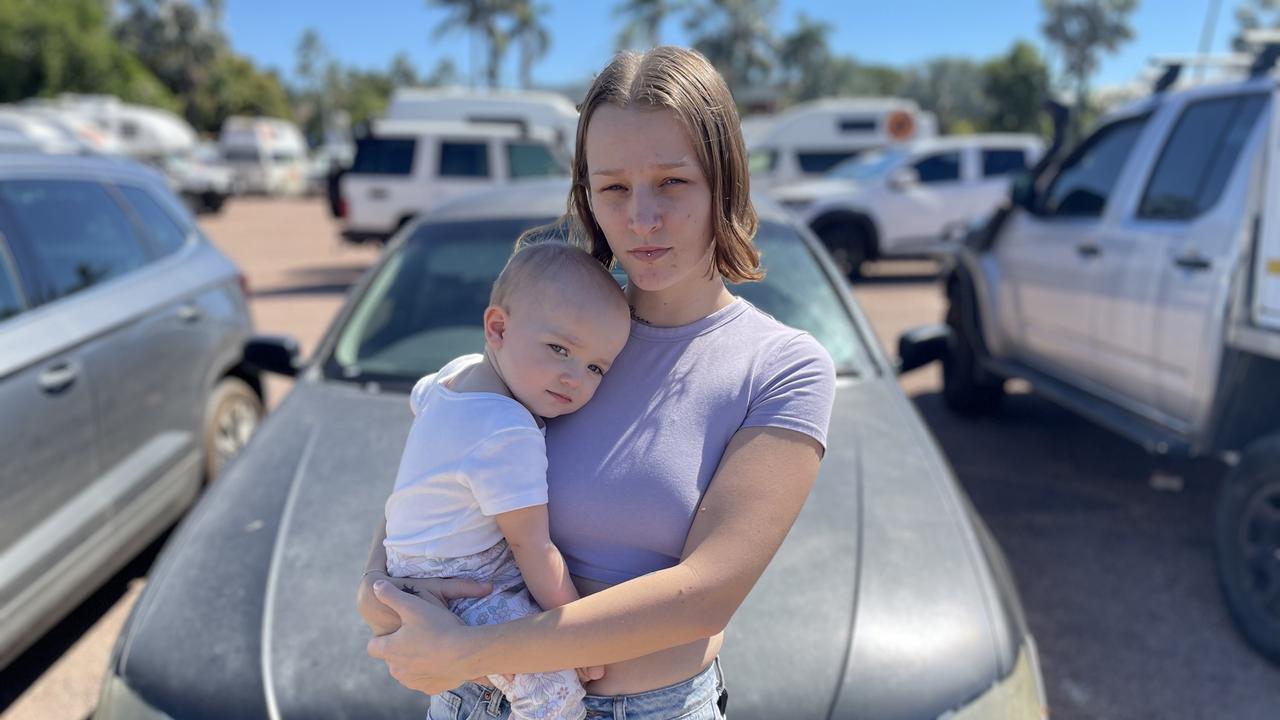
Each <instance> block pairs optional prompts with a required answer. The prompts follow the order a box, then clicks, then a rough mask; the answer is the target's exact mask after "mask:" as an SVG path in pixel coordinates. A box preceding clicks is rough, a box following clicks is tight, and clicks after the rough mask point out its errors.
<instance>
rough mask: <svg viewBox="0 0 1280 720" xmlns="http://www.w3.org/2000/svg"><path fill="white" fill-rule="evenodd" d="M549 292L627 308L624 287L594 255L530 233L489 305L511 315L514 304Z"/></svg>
mask: <svg viewBox="0 0 1280 720" xmlns="http://www.w3.org/2000/svg"><path fill="white" fill-rule="evenodd" d="M531 240H533V241H531ZM548 289H557V290H562V291H565V292H567V293H568V294H570V295H571V296H572V297H573V298H574V299H575V300H579V301H582V302H601V303H610V304H614V305H615V306H618V307H622V308H626V307H627V301H626V298H625V297H623V294H622V288H620V287H619V286H618V283H617V281H616V280H614V279H613V276H612V275H610V274H609V271H608V270H605V269H604V266H603V265H601V264H600V262H599V261H598V260H596V259H595V258H594V257H592V256H591V253H588V252H587V251H586V250H583V249H582V248H580V247H576V246H574V245H571V244H569V243H567V242H563V241H561V240H558V239H551V238H547V237H542V238H537V239H536V240H534V239H533V238H530V237H529V236H528V234H527V233H526V235H523V236H521V238H520V240H519V242H517V244H516V249H515V252H514V253H513V254H512V255H511V259H510V260H507V265H506V267H504V268H502V273H501V274H499V275H498V279H497V280H496V281H494V283H493V290H492V292H490V294H489V304H490V305H496V306H498V307H500V308H502V309H504V310H506V311H507V312H511V310H512V306H513V305H518V304H520V303H524V302H530V301H535V300H536V299H540V298H538V295H537V292H538V291H541V290H548Z"/></svg>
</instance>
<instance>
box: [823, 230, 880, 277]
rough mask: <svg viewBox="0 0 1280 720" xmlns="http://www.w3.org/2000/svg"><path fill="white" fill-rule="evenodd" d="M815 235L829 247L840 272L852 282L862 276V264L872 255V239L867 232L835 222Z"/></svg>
mask: <svg viewBox="0 0 1280 720" xmlns="http://www.w3.org/2000/svg"><path fill="white" fill-rule="evenodd" d="M815 234H816V235H817V236H818V239H820V240H822V244H823V245H826V246H827V250H828V251H829V252H830V253H831V259H832V260H835V262H836V267H838V268H840V272H842V273H844V274H845V276H846V277H848V278H849V279H850V280H855V279H857V278H858V277H860V276H861V275H862V264H863V263H864V262H866V261H867V259H868V258H869V257H870V255H871V238H870V237H869V236H868V235H867V231H866V230H864V229H862V228H861V227H858V226H857V225H855V224H853V223H846V222H835V223H830V224H828V225H824V226H822V227H821V228H820V229H819V230H818V231H817V232H816V233H815Z"/></svg>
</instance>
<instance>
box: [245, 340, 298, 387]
mask: <svg viewBox="0 0 1280 720" xmlns="http://www.w3.org/2000/svg"><path fill="white" fill-rule="evenodd" d="M300 355H301V351H299V349H298V341H297V340H294V339H293V338H291V337H288V336H283V335H281V336H263V335H259V336H256V337H252V338H250V339H249V341H248V342H247V343H245V345H244V362H245V364H246V365H249V366H251V367H254V368H257V369H258V370H262V371H265V372H272V373H276V374H277V375H284V376H285V377H297V375H298V368H299V365H300V364H301V363H300V361H299V356H300Z"/></svg>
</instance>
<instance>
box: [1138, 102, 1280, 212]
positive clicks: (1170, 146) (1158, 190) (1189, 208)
mask: <svg viewBox="0 0 1280 720" xmlns="http://www.w3.org/2000/svg"><path fill="white" fill-rule="evenodd" d="M1266 103H1267V96H1266V95H1237V96H1235V97H1228V98H1215V99H1213V100H1202V101H1200V102H1196V103H1191V104H1189V105H1187V107H1186V108H1185V109H1184V110H1183V111H1182V116H1181V117H1179V118H1178V123H1177V125H1175V126H1174V128H1173V132H1171V133H1170V134H1169V139H1168V140H1167V141H1165V145H1164V149H1163V150H1161V152H1160V159H1159V160H1158V161H1156V167H1155V170H1153V171H1152V172H1151V179H1150V180H1149V181H1148V182H1147V189H1146V191H1145V192H1144V193H1143V195H1142V202H1141V203H1140V204H1139V206H1138V217H1140V218H1146V219H1151V220H1190V219H1192V218H1194V217H1197V216H1199V215H1201V214H1202V213H1204V212H1205V211H1207V210H1209V208H1212V207H1213V206H1214V205H1216V204H1217V203H1218V200H1219V198H1221V197H1222V189H1223V188H1224V187H1225V186H1226V184H1227V178H1229V177H1231V171H1232V170H1233V169H1234V168H1235V166H1236V160H1237V159H1238V158H1239V157H1240V150H1241V149H1242V148H1243V147H1244V143H1245V141H1246V140H1248V138H1249V133H1250V132H1251V131H1252V130H1253V126H1254V124H1255V122H1256V121H1257V119H1258V115H1260V114H1261V113H1262V108H1263V107H1265V106H1266Z"/></svg>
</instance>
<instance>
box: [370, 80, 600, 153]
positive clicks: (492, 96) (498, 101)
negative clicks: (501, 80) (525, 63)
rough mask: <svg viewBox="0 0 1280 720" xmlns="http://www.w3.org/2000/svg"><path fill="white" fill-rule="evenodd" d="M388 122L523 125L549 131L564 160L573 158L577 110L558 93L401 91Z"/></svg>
mask: <svg viewBox="0 0 1280 720" xmlns="http://www.w3.org/2000/svg"><path fill="white" fill-rule="evenodd" d="M386 119H387V120H403V121H408V120H429V121H454V122H465V123H493V122H499V123H505V124H512V123H523V124H524V125H526V126H528V127H543V128H548V129H550V130H551V132H552V133H553V134H554V135H555V144H556V146H557V147H559V148H560V149H561V150H562V151H563V153H564V155H565V158H566V159H567V158H569V157H572V155H573V141H574V137H575V136H576V134H577V132H578V110H577V108H575V107H574V105H573V103H571V102H569V100H568V99H567V98H565V97H564V96H563V95H560V94H559V93H553V92H545V91H536V90H519V91H514V90H513V91H503V90H492V91H488V92H477V91H474V90H466V89H463V88H439V89H435V88H403V89H400V90H397V91H396V92H395V94H394V95H393V96H392V97H391V104H390V105H389V106H388V107H387V114H386Z"/></svg>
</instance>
